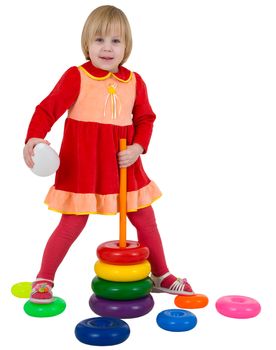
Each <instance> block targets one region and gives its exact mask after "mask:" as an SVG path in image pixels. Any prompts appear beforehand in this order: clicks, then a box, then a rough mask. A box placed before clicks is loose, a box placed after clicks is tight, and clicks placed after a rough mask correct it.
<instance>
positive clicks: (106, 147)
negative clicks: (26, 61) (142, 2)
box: [23, 6, 193, 304]
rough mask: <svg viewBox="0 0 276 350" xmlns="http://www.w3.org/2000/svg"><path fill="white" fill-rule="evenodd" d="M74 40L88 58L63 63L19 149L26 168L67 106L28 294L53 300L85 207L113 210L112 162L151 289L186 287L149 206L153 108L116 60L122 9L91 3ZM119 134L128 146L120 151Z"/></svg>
mask: <svg viewBox="0 0 276 350" xmlns="http://www.w3.org/2000/svg"><path fill="white" fill-rule="evenodd" d="M81 42H82V50H83V53H84V55H85V58H86V59H87V60H88V61H87V62H86V63H84V64H83V65H81V66H79V67H71V68H69V69H68V70H67V71H66V72H65V73H64V75H63V76H62V77H61V79H60V80H59V82H58V83H57V85H56V86H55V88H54V89H53V91H52V92H51V93H50V95H49V96H48V97H46V98H45V99H44V100H43V101H42V102H41V103H40V104H39V105H38V106H37V107H36V110H35V112H34V115H33V117H32V119H31V122H30V125H29V128H28V132H27V137H26V141H25V142H26V144H25V147H24V151H23V154H24V160H25V162H26V164H27V166H29V167H33V165H34V163H33V160H32V155H33V148H34V146H35V145H36V144H38V143H40V142H44V143H47V144H49V143H48V141H46V140H44V138H45V136H46V134H47V133H48V132H49V131H50V130H51V127H52V125H53V124H54V123H55V122H56V121H57V119H58V118H60V117H61V116H62V115H63V114H64V112H65V111H67V110H68V117H67V119H66V122H65V128H64V137H63V141H62V145H61V150H60V167H59V169H58V171H57V173H56V178H55V184H54V186H52V187H51V188H50V190H49V192H48V194H47V196H46V199H45V202H46V204H47V205H48V207H49V209H52V210H54V211H57V212H60V213H61V214H62V216H61V220H60V223H59V225H58V226H57V228H56V229H55V231H54V232H53V234H52V235H51V237H50V238H49V240H48V242H47V244H46V247H45V250H44V254H43V258H42V264H41V268H40V271H39V272H38V274H37V279H36V280H35V281H34V282H33V290H32V293H31V297H30V300H31V301H32V302H34V303H44V304H46V303H50V302H52V301H53V294H52V287H53V285H54V277H55V273H56V271H57V269H58V267H59V265H60V263H61V262H62V260H63V258H64V257H65V255H66V253H67V251H68V250H69V248H70V246H71V245H72V243H73V242H74V241H75V239H76V238H77V237H78V236H79V234H80V233H81V232H82V230H83V228H84V227H85V225H86V222H87V220H88V216H89V214H115V213H117V212H118V205H117V199H118V193H119V167H127V168H128V184H127V187H128V188H127V191H128V194H127V211H128V219H129V220H130V222H131V223H132V224H133V225H134V226H135V228H136V229H137V234H138V240H139V242H140V243H141V244H143V245H145V246H147V247H148V248H149V250H150V256H149V262H150V264H151V268H152V275H151V278H152V280H153V283H154V291H156V292H166V293H171V294H193V291H192V288H191V286H190V285H189V284H188V282H187V281H186V279H179V278H176V277H175V276H174V275H173V274H171V273H170V272H169V270H168V267H167V264H166V260H165V256H164V252H163V247H162V241H161V238H160V235H159V232H158V229H157V225H156V222H155V216H154V212H153V209H152V207H151V204H152V202H154V201H155V200H156V199H157V198H159V197H160V196H161V192H160V190H159V189H158V187H157V186H156V184H155V183H154V182H153V181H151V180H150V179H149V178H148V176H147V175H146V173H145V171H144V169H143V166H142V162H141V159H140V155H141V154H144V153H146V152H147V148H148V145H149V141H150V138H151V133H152V128H153V123H154V120H155V114H154V113H153V111H152V109H151V106H150V104H149V101H148V96H147V89H146V85H145V83H144V82H143V80H142V78H141V77H140V75H139V74H137V73H133V72H131V71H129V70H128V69H126V68H124V67H123V66H122V64H123V63H124V62H125V61H126V60H127V58H128V57H129V55H130V52H131V48H132V37H131V30H130V26H129V23H128V20H127V18H126V16H125V14H124V13H123V12H122V11H121V10H120V9H118V8H116V7H114V6H101V7H98V8H97V9H95V10H94V11H93V12H92V13H91V14H90V15H89V17H88V18H87V20H86V23H85V25H84V28H83V32H82V39H81ZM120 138H126V139H127V144H128V145H129V146H128V147H127V149H126V150H125V151H121V152H119V149H118V147H119V139H120Z"/></svg>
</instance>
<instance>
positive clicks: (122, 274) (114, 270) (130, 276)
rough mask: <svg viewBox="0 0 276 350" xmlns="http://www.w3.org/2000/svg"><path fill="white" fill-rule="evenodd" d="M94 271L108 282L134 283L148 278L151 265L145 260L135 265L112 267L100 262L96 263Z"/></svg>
mask: <svg viewBox="0 0 276 350" xmlns="http://www.w3.org/2000/svg"><path fill="white" fill-rule="evenodd" d="M94 271H95V273H96V275H97V276H98V277H100V278H103V279H104V280H107V281H114V282H134V281H139V280H142V279H144V278H146V277H147V276H148V274H149V273H150V263H149V262H148V260H145V261H143V262H142V263H140V264H135V265H111V264H106V263H104V262H102V261H100V260H98V261H96V263H95V266H94Z"/></svg>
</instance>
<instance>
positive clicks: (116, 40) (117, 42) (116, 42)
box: [112, 39, 121, 44]
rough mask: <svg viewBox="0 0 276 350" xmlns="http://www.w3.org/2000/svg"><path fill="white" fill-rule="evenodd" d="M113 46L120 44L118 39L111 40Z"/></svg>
mask: <svg viewBox="0 0 276 350" xmlns="http://www.w3.org/2000/svg"><path fill="white" fill-rule="evenodd" d="M112 41H113V43H114V44H120V42H121V40H120V39H113V40H112Z"/></svg>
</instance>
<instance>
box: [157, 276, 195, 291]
mask: <svg viewBox="0 0 276 350" xmlns="http://www.w3.org/2000/svg"><path fill="white" fill-rule="evenodd" d="M169 275H171V273H170V272H166V273H165V274H164V275H162V276H159V277H157V276H154V275H153V274H151V276H150V278H151V280H152V282H153V288H152V290H151V291H152V292H153V293H169V294H174V295H193V294H195V293H194V292H193V290H192V288H191V286H190V284H189V283H188V282H187V280H186V278H183V279H182V278H177V280H176V281H174V282H173V283H172V284H171V285H170V287H169V288H165V287H161V284H162V282H163V280H164V279H165V278H166V277H168V276H169Z"/></svg>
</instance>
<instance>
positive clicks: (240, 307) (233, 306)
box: [216, 295, 261, 318]
mask: <svg viewBox="0 0 276 350" xmlns="http://www.w3.org/2000/svg"><path fill="white" fill-rule="evenodd" d="M216 309H217V311H218V312H219V313H220V314H222V315H223V316H226V317H231V318H251V317H255V316H257V315H258V314H259V313H260V312H261V305H260V304H259V303H258V301H257V300H255V299H253V298H249V297H246V296H242V295H227V296H224V297H221V298H219V299H218V300H217V302H216Z"/></svg>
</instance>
